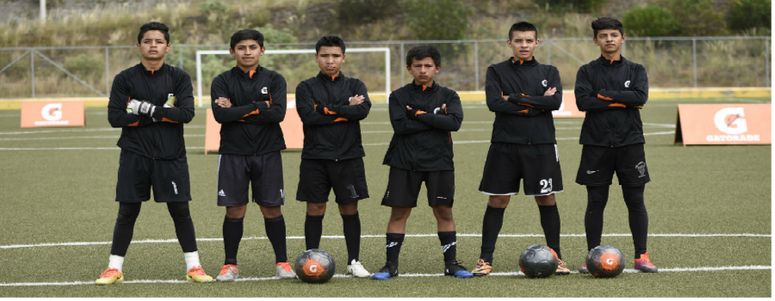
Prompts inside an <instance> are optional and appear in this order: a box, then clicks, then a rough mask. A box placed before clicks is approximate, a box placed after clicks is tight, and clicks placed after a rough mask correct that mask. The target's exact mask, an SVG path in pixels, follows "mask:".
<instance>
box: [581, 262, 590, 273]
mask: <svg viewBox="0 0 775 301" xmlns="http://www.w3.org/2000/svg"><path fill="white" fill-rule="evenodd" d="M579 273H581V274H589V269H588V268H587V263H586V262H584V263H582V264H581V266H580V267H579Z"/></svg>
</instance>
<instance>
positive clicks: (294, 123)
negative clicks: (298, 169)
mask: <svg viewBox="0 0 775 301" xmlns="http://www.w3.org/2000/svg"><path fill="white" fill-rule="evenodd" d="M280 128H282V130H283V138H284V139H285V146H286V147H287V148H288V149H301V148H302V147H304V129H303V127H302V123H301V118H300V117H299V113H297V112H296V100H295V99H294V98H293V97H292V96H289V97H288V105H287V107H286V111H285V119H283V121H282V122H280ZM220 145H221V124H220V123H218V122H217V121H215V116H213V109H210V108H208V109H207V120H206V121H205V154H207V153H208V152H218V148H220Z"/></svg>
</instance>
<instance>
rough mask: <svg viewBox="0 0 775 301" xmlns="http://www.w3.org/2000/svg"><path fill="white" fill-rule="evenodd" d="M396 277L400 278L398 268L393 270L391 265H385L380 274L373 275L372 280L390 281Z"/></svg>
mask: <svg viewBox="0 0 775 301" xmlns="http://www.w3.org/2000/svg"><path fill="white" fill-rule="evenodd" d="M396 276H398V267H396V268H394V269H391V268H390V265H387V264H385V266H384V267H382V268H381V269H379V271H378V272H376V273H374V274H372V275H371V279H374V280H388V279H390V278H393V277H396Z"/></svg>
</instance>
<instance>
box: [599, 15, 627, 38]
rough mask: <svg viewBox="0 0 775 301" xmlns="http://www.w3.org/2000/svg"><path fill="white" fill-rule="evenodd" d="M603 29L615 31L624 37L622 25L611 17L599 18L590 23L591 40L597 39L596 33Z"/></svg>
mask: <svg viewBox="0 0 775 301" xmlns="http://www.w3.org/2000/svg"><path fill="white" fill-rule="evenodd" d="M603 29H615V30H618V31H619V33H621V34H622V36H624V25H622V22H619V20H616V19H614V18H611V17H600V18H598V19H597V20H595V21H592V38H593V39H594V38H595V37H597V32H598V31H600V30H603Z"/></svg>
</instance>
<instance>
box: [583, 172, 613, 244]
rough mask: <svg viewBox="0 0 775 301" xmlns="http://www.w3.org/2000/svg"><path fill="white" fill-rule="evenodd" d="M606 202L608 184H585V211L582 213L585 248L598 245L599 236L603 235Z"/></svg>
mask: <svg viewBox="0 0 775 301" xmlns="http://www.w3.org/2000/svg"><path fill="white" fill-rule="evenodd" d="M607 202H608V186H587V211H586V213H585V214H584V230H586V234H587V250H592V248H594V247H597V246H599V245H600V237H601V236H602V235H603V212H604V211H605V205H606V203H607Z"/></svg>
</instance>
